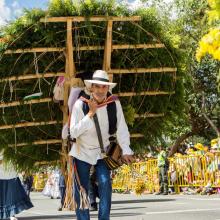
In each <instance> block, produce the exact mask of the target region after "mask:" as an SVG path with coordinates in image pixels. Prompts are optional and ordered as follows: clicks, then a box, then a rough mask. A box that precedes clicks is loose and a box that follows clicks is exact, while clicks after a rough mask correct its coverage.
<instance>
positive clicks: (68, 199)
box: [63, 162, 76, 211]
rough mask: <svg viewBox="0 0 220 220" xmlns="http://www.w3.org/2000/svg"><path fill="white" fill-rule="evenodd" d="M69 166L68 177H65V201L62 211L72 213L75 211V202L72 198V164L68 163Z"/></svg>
mask: <svg viewBox="0 0 220 220" xmlns="http://www.w3.org/2000/svg"><path fill="white" fill-rule="evenodd" d="M69 164H70V169H69V172H68V177H67V183H66V194H65V201H64V205H63V209H67V210H72V211H74V210H75V209H76V202H75V200H74V197H73V195H74V187H73V178H74V174H73V166H72V162H70V163H69Z"/></svg>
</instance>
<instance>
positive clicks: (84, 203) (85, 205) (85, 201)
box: [79, 186, 90, 209]
mask: <svg viewBox="0 0 220 220" xmlns="http://www.w3.org/2000/svg"><path fill="white" fill-rule="evenodd" d="M79 195H80V207H79V209H89V204H90V201H89V197H88V195H87V193H86V191H85V189H84V188H83V187H82V186H81V187H80V191H79Z"/></svg>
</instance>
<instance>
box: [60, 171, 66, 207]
mask: <svg viewBox="0 0 220 220" xmlns="http://www.w3.org/2000/svg"><path fill="white" fill-rule="evenodd" d="M59 190H60V207H59V208H58V211H62V209H63V205H64V201H65V194H66V182H65V176H64V175H63V173H62V172H61V171H60V176H59Z"/></svg>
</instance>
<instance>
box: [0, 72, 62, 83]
mask: <svg viewBox="0 0 220 220" xmlns="http://www.w3.org/2000/svg"><path fill="white" fill-rule="evenodd" d="M64 75H65V73H63V72H58V73H38V74H27V75H23V76H10V77H5V78H3V79H0V82H6V81H17V80H29V79H41V78H51V77H56V76H64Z"/></svg>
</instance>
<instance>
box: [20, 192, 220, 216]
mask: <svg viewBox="0 0 220 220" xmlns="http://www.w3.org/2000/svg"><path fill="white" fill-rule="evenodd" d="M31 200H32V202H33V204H34V208H32V209H29V210H27V211H24V212H22V213H20V214H19V215H17V217H18V218H19V220H41V219H45V220H59V219H61V220H69V219H76V217H75V214H74V212H73V211H57V208H58V206H59V200H58V199H50V198H48V197H45V196H43V195H42V194H41V193H39V192H32V193H31ZM95 219H98V212H97V211H95V212H91V220H95ZM110 219H111V220H112V219H113V220H119V219H120V220H121V219H122V220H123V219H124V220H220V195H211V196H201V195H167V196H162V195H159V196H157V195H152V194H151V195H141V196H137V195H135V194H116V193H114V194H113V199H112V209H111V217H110Z"/></svg>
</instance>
